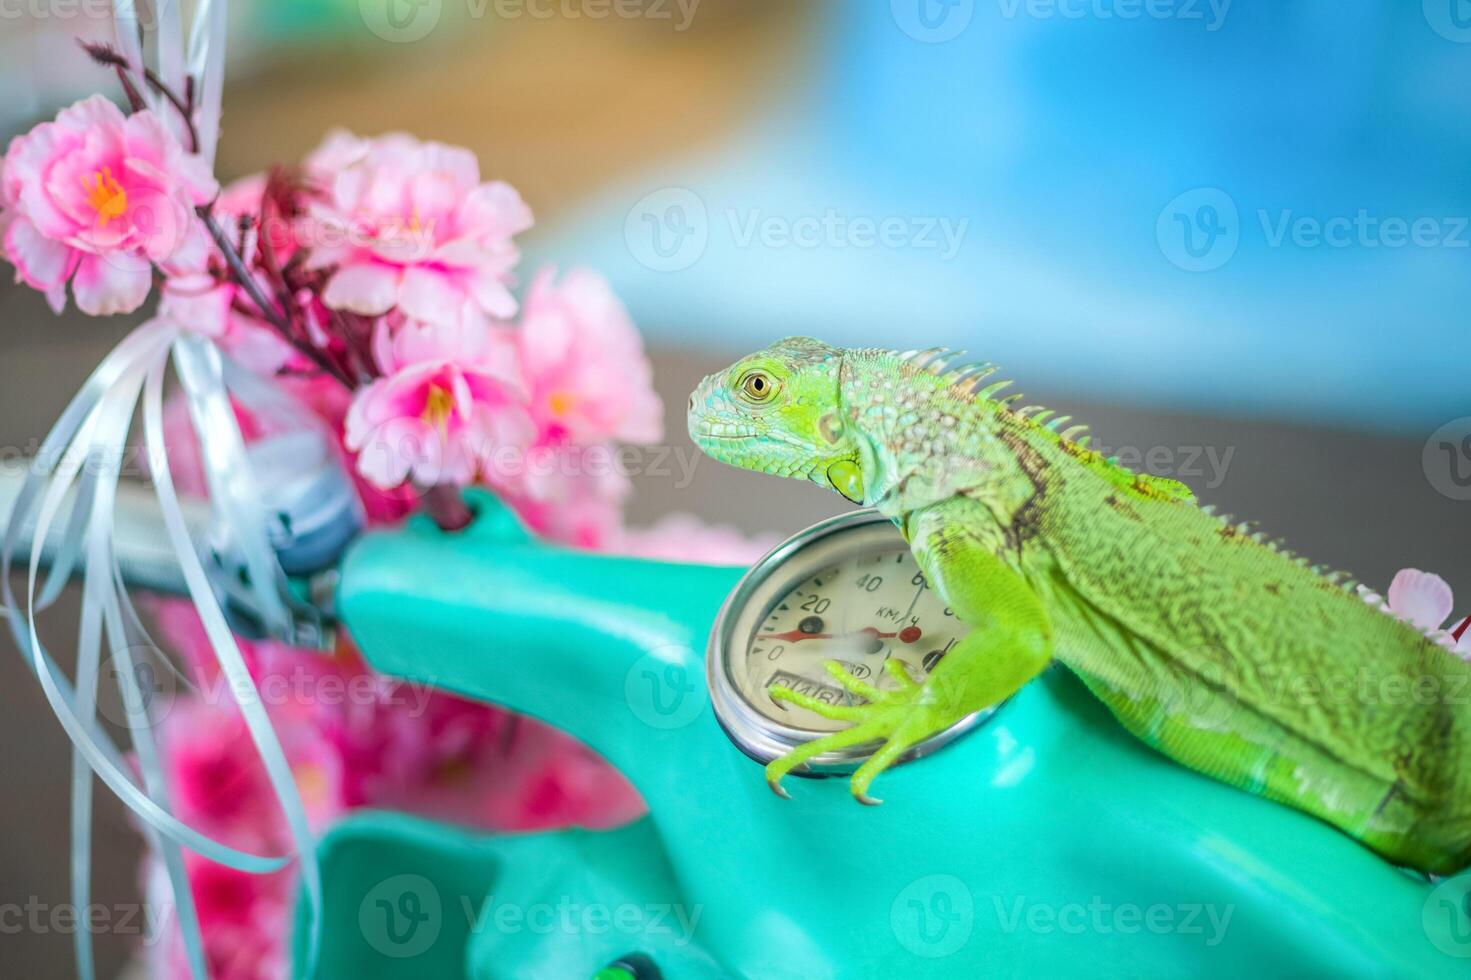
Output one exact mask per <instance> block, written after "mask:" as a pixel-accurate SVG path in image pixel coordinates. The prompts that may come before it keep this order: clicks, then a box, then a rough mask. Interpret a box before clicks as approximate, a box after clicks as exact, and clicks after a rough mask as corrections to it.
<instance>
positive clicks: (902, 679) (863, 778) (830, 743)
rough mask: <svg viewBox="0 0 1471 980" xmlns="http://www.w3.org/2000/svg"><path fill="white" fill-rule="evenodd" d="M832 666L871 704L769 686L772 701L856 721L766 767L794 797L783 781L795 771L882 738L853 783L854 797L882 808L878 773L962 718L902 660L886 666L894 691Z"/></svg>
mask: <svg viewBox="0 0 1471 980" xmlns="http://www.w3.org/2000/svg"><path fill="white" fill-rule="evenodd" d="M826 666H827V670H828V673H830V674H832V675H833V677H834V678H836V679H837V681H838V683H839V684H841V685H843V687H844V688H846V689H847V690H848V691H849V692H851V693H852V694H854V695H856V696H858V697H860V698H863V699H864V700H865V701H866V702H867V703H865V704H829V703H827V702H825V701H819V700H817V699H816V698H813V697H811V696H809V695H806V694H801V693H799V692H797V691H793V690H791V689H789V688H786V687H782V686H781V685H773V686H772V687H771V688H770V689H769V693H770V695H771V698H772V700H774V701H786V702H788V703H790V704H795V705H796V706H798V707H799V708H806V709H807V710H808V711H811V712H813V713H814V714H818V715H821V716H822V717H824V718H828V719H831V720H833V721H847V722H852V725H851V727H849V728H845V729H843V730H842V731H840V732H833V733H832V734H830V735H824V736H822V737H820V738H816V739H813V740H812V741H810V742H806V743H804V744H802V745H800V746H798V747H797V748H795V749H793V750H792V751H791V752H788V753H787V754H786V755H784V756H782V757H781V758H779V759H776V760H774V761H772V762H771V763H770V764H769V765H767V767H766V784H767V785H768V786H770V787H771V790H772V792H774V793H776V795H778V796H780V797H782V798H783V799H788V798H789V794H788V793H787V791H786V790H785V789H783V788H782V785H781V781H782V779H783V777H785V776H786V775H787V773H789V772H791V771H792V770H793V769H796V768H797V767H798V766H801V765H804V764H806V763H807V762H808V761H810V760H812V759H814V758H816V757H817V756H819V755H822V754H823V753H824V752H831V751H835V750H837V749H842V748H848V747H850V746H854V745H865V744H867V743H869V742H882V743H883V744H882V745H881V746H879V748H878V749H877V750H876V751H875V752H874V754H873V755H872V756H870V757H869V758H868V760H867V761H866V762H864V763H863V765H862V766H860V767H859V768H858V770H857V771H856V772H854V773H853V776H852V779H851V780H850V782H849V786H850V787H851V789H852V792H853V798H854V799H856V800H857V801H858V802H859V803H864V804H867V805H869V806H877V805H878V804H880V803H882V802H883V801H882V800H878V799H874V798H873V797H871V796H869V795H868V788H869V786H870V785H871V784H872V783H873V781H874V779H875V777H877V776H878V774H879V773H881V772H883V771H884V770H885V769H887V768H889V767H890V766H891V765H893V764H894V763H895V762H897V761H898V760H899V757H900V756H902V755H903V754H904V753H905V752H906V751H908V750H909V749H910V748H912V747H913V746H915V745H917V744H918V743H920V742H922V741H924V740H925V739H926V738H928V737H929V736H931V735H933V734H934V733H935V732H938V731H942V730H944V729H945V728H948V727H949V726H950V725H952V724H953V723H954V722H956V721H959V720H960V718H959V717H950V715H951V714H953V712H947V711H946V710H945V709H944V708H943V707H942V706H940V705H938V704H935V703H934V699H933V698H930V697H927V696H926V692H925V689H924V687H923V686H922V685H920V684H916V683H915V682H914V680H913V679H912V678H910V676H909V674H908V672H907V671H906V670H905V669H904V665H903V664H902V663H900V662H899V661H897V660H893V659H890V660H886V661H884V668H885V670H886V671H887V672H888V674H889V676H890V677H892V678H894V680H895V681H896V682H897V683H898V688H897V689H896V690H888V691H885V690H879V689H878V688H875V687H873V686H871V685H869V684H866V683H864V682H863V681H861V680H859V679H858V678H856V677H854V676H853V675H852V674H850V673H848V671H847V670H846V669H844V668H843V666H842V665H841V664H839V663H838V662H837V661H829V662H828V663H827V665H826ZM960 717H964V715H963V714H962V715H961V716H960Z"/></svg>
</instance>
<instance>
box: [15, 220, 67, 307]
mask: <svg viewBox="0 0 1471 980" xmlns="http://www.w3.org/2000/svg"><path fill="white" fill-rule="evenodd" d="M5 254H6V257H7V258H8V259H10V261H11V262H12V263H13V264H14V265H15V271H16V272H17V273H18V274H19V275H20V278H21V279H22V280H23V281H24V282H25V284H26V285H27V286H30V287H31V288H32V289H39V290H42V291H43V292H44V291H45V290H48V289H51V288H53V287H55V286H57V285H59V284H61V283H64V282H66V277H67V276H68V275H69V274H70V273H71V271H72V268H73V267H74V264H75V262H76V256H75V253H73V251H72V250H71V249H70V248H68V247H67V246H66V245H64V244H63V243H61V242H58V241H57V240H56V239H54V238H47V237H46V236H44V235H42V234H41V233H40V232H39V231H37V230H36V226H35V225H33V224H31V222H30V219H28V218H25V217H18V218H17V219H16V220H15V221H13V222H11V225H10V228H9V230H8V231H7V232H6V234H5Z"/></svg>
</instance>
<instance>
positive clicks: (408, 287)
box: [398, 266, 464, 323]
mask: <svg viewBox="0 0 1471 980" xmlns="http://www.w3.org/2000/svg"><path fill="white" fill-rule="evenodd" d="M463 302H464V297H463V296H462V295H461V294H460V291H459V290H458V289H456V288H455V287H454V284H453V283H451V282H450V280H449V277H448V276H446V275H445V274H443V273H441V272H437V271H435V270H433V269H425V268H423V267H420V266H410V267H409V268H407V269H405V270H404V273H403V286H402V288H401V289H400V290H399V294H398V305H399V308H400V309H402V310H403V311H404V313H405V314H407V315H408V316H410V317H412V318H413V319H415V320H423V321H424V322H426V323H451V322H454V321H455V320H457V319H459V316H460V307H461V305H462V303H463Z"/></svg>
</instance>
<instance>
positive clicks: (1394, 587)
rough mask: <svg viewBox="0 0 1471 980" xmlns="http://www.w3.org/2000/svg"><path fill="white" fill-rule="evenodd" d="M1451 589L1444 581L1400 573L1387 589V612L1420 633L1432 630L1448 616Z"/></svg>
mask: <svg viewBox="0 0 1471 980" xmlns="http://www.w3.org/2000/svg"><path fill="white" fill-rule="evenodd" d="M1452 606H1453V600H1452V596H1451V587H1450V586H1449V585H1447V584H1446V583H1445V579H1443V578H1441V577H1440V576H1439V575H1435V574H1433V573H1430V572H1422V571H1420V570H1419V569H1415V568H1405V569H1401V570H1400V572H1399V573H1398V574H1396V575H1395V577H1394V581H1393V582H1391V583H1390V585H1389V608H1390V610H1391V611H1392V612H1393V613H1394V614H1395V615H1396V616H1398V617H1399V618H1400V619H1403V620H1406V621H1408V622H1411V623H1414V624H1415V625H1416V626H1418V627H1419V628H1420V629H1422V630H1433V629H1436V628H1437V627H1439V626H1440V624H1441V623H1443V622H1445V619H1446V617H1447V616H1449V615H1450V614H1451V608H1452Z"/></svg>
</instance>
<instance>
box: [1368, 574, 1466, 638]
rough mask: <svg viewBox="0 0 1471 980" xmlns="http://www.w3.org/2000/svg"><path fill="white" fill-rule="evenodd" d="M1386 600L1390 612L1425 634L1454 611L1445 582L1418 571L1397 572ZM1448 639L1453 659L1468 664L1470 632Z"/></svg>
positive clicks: (1432, 575)
mask: <svg viewBox="0 0 1471 980" xmlns="http://www.w3.org/2000/svg"><path fill="white" fill-rule="evenodd" d="M1369 597H1370V596H1368V595H1366V596H1365V598H1369ZM1387 599H1388V605H1389V611H1390V612H1392V613H1393V614H1394V615H1396V616H1398V617H1399V618H1400V619H1403V620H1404V621H1405V622H1407V623H1410V624H1412V625H1413V626H1416V627H1418V628H1419V629H1421V630H1424V631H1425V632H1427V633H1428V632H1431V631H1434V630H1438V629H1440V628H1441V626H1442V625H1444V624H1445V621H1446V618H1447V617H1448V616H1450V614H1451V610H1452V609H1453V608H1454V607H1455V600H1454V598H1453V596H1452V595H1451V587H1450V586H1449V585H1447V584H1446V581H1445V579H1443V578H1441V577H1440V576H1439V575H1436V574H1434V573H1433V572H1422V571H1420V570H1419V569H1418V568H1402V569H1400V571H1399V572H1398V573H1396V575H1395V576H1394V581H1393V582H1391V583H1390V584H1389V594H1388V596H1387ZM1449 639H1450V641H1451V644H1452V645H1451V650H1452V651H1453V652H1454V653H1455V654H1456V656H1458V657H1460V658H1461V659H1462V660H1471V629H1465V630H1463V631H1462V632H1461V635H1460V637H1459V638H1457V637H1456V636H1454V635H1453V634H1452V635H1450V636H1449Z"/></svg>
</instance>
